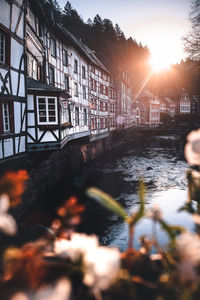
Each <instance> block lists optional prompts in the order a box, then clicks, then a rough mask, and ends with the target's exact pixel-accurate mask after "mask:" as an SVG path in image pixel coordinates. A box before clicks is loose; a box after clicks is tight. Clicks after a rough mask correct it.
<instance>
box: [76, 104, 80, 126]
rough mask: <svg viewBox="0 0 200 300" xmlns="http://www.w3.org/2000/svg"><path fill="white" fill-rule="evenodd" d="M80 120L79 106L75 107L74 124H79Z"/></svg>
mask: <svg viewBox="0 0 200 300" xmlns="http://www.w3.org/2000/svg"><path fill="white" fill-rule="evenodd" d="M79 124H80V120H79V107H75V125H76V126H79Z"/></svg>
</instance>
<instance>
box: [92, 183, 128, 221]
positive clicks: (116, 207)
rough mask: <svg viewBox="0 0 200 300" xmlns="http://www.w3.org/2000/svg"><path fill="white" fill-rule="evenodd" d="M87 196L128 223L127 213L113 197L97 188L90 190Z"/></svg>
mask: <svg viewBox="0 0 200 300" xmlns="http://www.w3.org/2000/svg"><path fill="white" fill-rule="evenodd" d="M86 194H87V196H89V197H90V198H92V199H94V200H95V201H97V202H98V203H100V204H101V205H102V206H104V207H106V208H107V209H109V210H110V211H112V212H113V213H115V214H117V215H118V216H119V217H121V218H122V219H124V220H125V221H127V218H128V216H127V213H126V211H125V210H124V209H123V207H122V206H121V205H120V204H119V203H118V202H117V201H116V200H115V199H114V198H113V197H112V196H110V195H108V194H107V193H104V192H102V191H101V190H99V189H98V188H95V187H91V188H88V189H87V191H86Z"/></svg>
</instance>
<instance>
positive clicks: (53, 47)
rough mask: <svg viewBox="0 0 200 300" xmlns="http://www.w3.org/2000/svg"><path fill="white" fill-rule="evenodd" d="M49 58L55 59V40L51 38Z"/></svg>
mask: <svg viewBox="0 0 200 300" xmlns="http://www.w3.org/2000/svg"><path fill="white" fill-rule="evenodd" d="M51 56H53V57H55V58H56V39H54V38H53V37H51Z"/></svg>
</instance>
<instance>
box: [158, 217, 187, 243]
mask: <svg viewBox="0 0 200 300" xmlns="http://www.w3.org/2000/svg"><path fill="white" fill-rule="evenodd" d="M158 222H159V223H160V225H161V227H162V229H163V230H164V231H165V232H166V233H167V234H168V235H169V237H170V239H171V240H172V241H174V239H175V237H176V236H177V235H178V234H180V233H181V232H183V231H184V230H185V229H184V227H182V226H176V225H168V224H167V223H166V222H165V221H163V220H159V221H158Z"/></svg>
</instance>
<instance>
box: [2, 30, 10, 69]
mask: <svg viewBox="0 0 200 300" xmlns="http://www.w3.org/2000/svg"><path fill="white" fill-rule="evenodd" d="M0 33H2V35H4V38H5V39H4V49H3V52H4V53H3V56H4V59H3V60H0V64H2V65H7V66H10V52H11V51H10V40H11V35H10V32H8V30H7V29H6V28H4V27H3V26H2V25H1V24H0ZM0 56H1V54H0Z"/></svg>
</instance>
